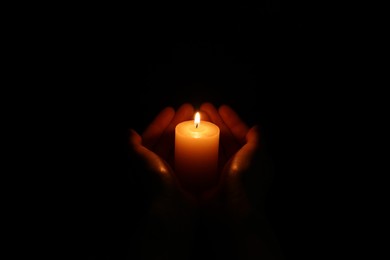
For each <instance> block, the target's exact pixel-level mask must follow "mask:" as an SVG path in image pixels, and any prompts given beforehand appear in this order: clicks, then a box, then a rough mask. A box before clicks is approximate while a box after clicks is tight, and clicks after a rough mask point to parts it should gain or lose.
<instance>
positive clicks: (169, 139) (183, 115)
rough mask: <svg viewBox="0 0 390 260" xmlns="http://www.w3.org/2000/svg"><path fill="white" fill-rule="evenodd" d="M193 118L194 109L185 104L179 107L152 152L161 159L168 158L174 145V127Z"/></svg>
mask: <svg viewBox="0 0 390 260" xmlns="http://www.w3.org/2000/svg"><path fill="white" fill-rule="evenodd" d="M193 118H194V107H193V106H192V105H191V104H189V103H185V104H183V105H181V106H180V107H179V108H178V109H177V111H176V113H175V115H174V117H173V118H172V120H171V121H170V123H169V124H168V125H167V127H166V128H165V130H164V133H163V134H162V135H161V138H160V139H159V140H158V143H157V144H156V146H155V149H154V151H155V152H156V153H157V154H158V155H160V156H161V157H162V158H168V156H169V155H170V154H173V149H174V144H175V127H176V125H177V124H179V123H181V122H183V121H186V120H191V119H193Z"/></svg>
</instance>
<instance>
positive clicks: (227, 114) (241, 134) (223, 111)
mask: <svg viewBox="0 0 390 260" xmlns="http://www.w3.org/2000/svg"><path fill="white" fill-rule="evenodd" d="M218 112H219V115H220V116H221V118H222V120H223V121H224V122H225V124H226V125H227V127H228V128H229V129H230V131H231V132H232V134H233V135H234V136H235V137H236V139H237V140H239V142H240V143H241V144H244V143H245V141H246V139H245V137H246V134H247V133H248V130H249V127H248V126H247V125H246V124H245V123H244V122H243V121H242V120H241V118H240V117H239V116H238V114H237V113H236V112H235V111H234V110H233V109H232V108H231V107H229V106H227V105H222V106H221V107H220V108H219V109H218Z"/></svg>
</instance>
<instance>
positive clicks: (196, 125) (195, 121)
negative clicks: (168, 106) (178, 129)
mask: <svg viewBox="0 0 390 260" xmlns="http://www.w3.org/2000/svg"><path fill="white" fill-rule="evenodd" d="M194 124H195V127H196V128H198V126H199V124H200V114H199V112H196V113H195V119H194Z"/></svg>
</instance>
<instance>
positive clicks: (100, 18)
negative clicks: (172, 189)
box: [48, 0, 340, 259]
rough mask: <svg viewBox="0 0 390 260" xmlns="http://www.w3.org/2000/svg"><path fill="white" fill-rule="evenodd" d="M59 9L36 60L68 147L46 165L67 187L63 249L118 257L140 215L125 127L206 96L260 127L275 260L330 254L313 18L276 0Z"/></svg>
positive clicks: (328, 123)
mask: <svg viewBox="0 0 390 260" xmlns="http://www.w3.org/2000/svg"><path fill="white" fill-rule="evenodd" d="M67 8H69V7H67ZM70 10H71V11H70V12H69V13H66V14H65V15H64V14H63V13H62V15H61V17H63V18H64V19H62V20H61V21H60V23H58V24H56V25H54V26H53V28H52V30H53V35H56V36H55V38H53V39H51V42H52V44H51V45H50V50H52V51H51V52H49V53H52V56H51V57H49V60H52V61H53V66H54V68H51V69H50V71H51V72H52V73H51V75H53V84H54V85H56V87H55V88H56V91H55V93H56V94H55V95H53V98H52V100H51V102H52V103H53V104H55V105H56V106H59V107H61V109H60V111H59V112H58V113H57V114H55V115H53V118H56V119H60V120H59V123H60V125H59V127H58V128H61V129H66V134H65V135H61V136H60V138H59V139H60V145H61V146H63V147H67V148H69V151H71V153H67V158H62V159H63V162H62V166H63V167H62V168H61V167H57V168H61V169H63V170H64V174H63V175H62V176H63V181H64V183H67V184H69V186H67V188H66V189H65V192H64V193H62V194H61V197H62V199H63V200H61V202H63V203H59V205H60V206H63V209H62V210H61V209H60V214H61V216H62V217H63V216H65V218H64V219H66V221H61V228H60V229H59V230H58V233H60V235H61V234H62V233H63V234H64V237H65V236H67V237H69V238H68V239H66V243H65V247H64V249H63V250H64V253H65V252H73V251H74V250H73V249H76V250H77V251H78V254H79V255H83V256H88V257H90V259H123V258H124V257H125V256H126V254H127V253H128V252H127V251H128V249H129V243H131V241H130V239H129V237H130V236H129V234H131V232H133V231H134V227H136V226H137V221H138V218H139V217H138V216H137V213H138V208H137V205H138V204H137V202H136V200H134V196H136V194H135V193H136V192H135V190H136V189H134V190H130V188H129V187H133V185H134V183H129V178H128V176H129V174H131V173H130V172H129V165H128V158H127V156H128V155H127V131H128V129H129V128H133V129H135V130H137V131H138V132H139V133H141V132H142V131H143V130H144V128H145V127H146V126H147V125H148V124H149V123H150V122H151V120H152V119H153V118H154V116H155V115H157V113H158V112H159V111H160V110H161V109H162V108H164V107H166V106H173V107H175V108H177V107H178V106H180V105H181V104H182V103H184V102H190V103H192V104H193V105H194V106H195V107H196V106H199V105H200V104H201V103H202V102H206V101H207V102H212V103H214V104H215V105H216V106H219V105H221V104H228V105H230V106H232V107H233V108H234V109H235V110H236V111H237V112H238V113H239V114H240V115H241V116H242V118H243V119H244V120H245V121H246V122H247V123H248V125H254V124H258V125H260V127H261V131H262V133H261V134H262V140H263V144H264V149H265V150H266V153H267V154H268V156H269V158H270V160H271V161H272V167H273V171H274V182H273V186H272V188H271V191H270V193H269V197H268V202H267V210H268V217H269V219H270V221H271V223H272V226H273V228H274V230H275V233H276V235H277V237H278V239H279V242H280V244H281V246H282V249H283V252H284V254H285V256H286V258H287V259H292V258H296V257H299V258H308V259H313V258H315V257H313V255H316V254H322V255H323V254H326V252H329V250H331V249H332V248H334V247H335V246H336V245H335V244H337V242H335V240H334V239H333V240H332V241H331V242H330V241H329V240H328V237H329V235H330V234H331V233H332V232H333V227H334V225H335V222H336V220H335V219H337V210H338V207H340V206H337V207H336V204H334V205H330V204H331V202H330V201H331V200H330V198H331V197H332V195H329V191H330V190H332V191H333V192H336V189H338V187H337V185H334V184H335V183H334V182H333V181H331V180H334V179H335V178H337V176H336V175H337V172H336V171H334V169H331V165H333V161H334V160H335V158H334V156H332V154H331V151H332V149H333V148H334V147H333V144H334V140H333V139H332V138H333V137H334V136H335V135H334V133H333V131H334V125H335V120H336V118H335V117H334V116H333V111H332V110H333V107H335V106H336V104H337V102H338V97H337V96H338V91H337V90H336V89H333V86H332V84H329V83H330V82H331V80H332V78H333V74H334V73H337V68H332V69H329V68H327V65H326V62H323V61H324V60H327V61H328V60H331V59H332V52H331V50H330V49H329V48H323V46H324V41H327V39H326V37H323V35H326V33H327V32H326V31H323V27H322V23H319V22H318V20H316V19H315V18H314V17H315V16H316V12H315V10H310V9H309V10H310V11H309V12H308V9H307V7H306V8H303V5H302V4H297V3H295V4H291V3H286V2H280V1H277V0H267V1H258V2H257V3H256V4H247V5H245V4H223V5H217V4H207V5H206V4H197V3H193V4H190V3H180V4H167V3H160V4H153V5H150V6H149V5H147V4H144V5H143V4H135V5H132V4H122V5H117V6H116V5H114V4H110V5H109V6H107V5H104V4H101V5H99V4H93V5H90V6H74V7H70ZM53 16H56V13H53ZM318 31H321V33H323V35H322V36H321V34H319V33H318ZM325 45H326V44H325ZM57 62H59V63H61V66H58V67H56V65H54V64H58V63H57ZM48 65H49V67H50V61H49V64H48ZM73 162H74V163H73ZM131 196H133V198H132V199H130V200H129V197H131ZM136 198H137V199H139V200H142V197H136ZM130 201H131V202H130ZM337 205H340V204H337ZM337 221H338V220H337ZM110 257H111V258H110ZM312 257H313V258H312Z"/></svg>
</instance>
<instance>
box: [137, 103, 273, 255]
mask: <svg viewBox="0 0 390 260" xmlns="http://www.w3.org/2000/svg"><path fill="white" fill-rule="evenodd" d="M194 112H195V111H194V108H193V107H192V106H191V105H190V104H183V105H182V106H181V107H180V108H179V109H178V110H177V111H175V110H174V109H173V108H171V107H167V108H165V109H163V110H162V111H161V112H160V113H159V114H158V115H157V116H156V118H155V119H154V120H153V121H152V123H151V124H150V125H149V126H148V127H147V128H146V130H145V131H144V132H143V134H142V135H139V134H138V133H136V132H135V131H134V130H131V131H130V147H131V151H133V152H134V155H136V156H137V157H138V158H139V159H141V160H140V161H141V162H143V163H144V167H145V169H148V173H149V174H152V175H153V176H155V177H157V183H159V184H160V189H158V190H160V193H159V194H156V196H155V200H154V202H153V203H152V207H151V208H152V209H153V210H152V212H154V213H155V214H157V215H159V216H162V217H164V216H165V219H170V218H172V216H174V217H175V219H176V220H177V217H179V218H183V216H184V218H187V217H188V216H191V215H192V216H193V213H194V212H195V210H197V209H199V208H200V209H202V213H205V214H206V216H208V217H210V218H214V219H217V220H222V221H225V222H226V223H229V225H230V226H231V227H232V228H233V229H234V230H235V231H234V232H235V233H236V235H238V236H239V237H241V238H240V239H239V240H241V241H245V242H244V244H245V245H243V248H242V250H243V251H256V245H257V244H258V243H262V244H264V243H265V242H264V241H263V242H259V241H258V240H256V239H257V237H258V236H257V234H256V232H257V231H258V230H259V229H260V230H261V231H260V232H261V233H262V234H261V239H264V237H267V236H272V234H271V233H270V232H269V230H266V229H265V228H264V225H259V224H258V223H256V221H257V218H256V219H255V221H248V220H249V219H251V218H252V219H253V215H256V214H258V213H256V210H257V206H259V205H260V208H261V203H259V202H262V201H264V195H265V193H266V191H267V189H266V188H267V184H268V183H269V178H268V177H269V176H267V174H266V173H267V172H266V171H264V170H263V168H262V167H263V166H264V165H263V164H262V161H261V160H262V159H263V157H262V156H261V149H260V134H259V129H258V127H257V126H253V127H249V126H248V125H246V123H244V122H243V120H242V119H241V118H240V117H239V115H238V114H237V113H236V112H235V111H234V110H233V109H232V108H231V107H229V106H227V105H222V106H220V107H219V109H216V108H215V107H214V106H213V105H212V104H211V103H204V104H202V105H201V106H200V112H201V118H202V120H206V121H210V122H213V123H214V124H216V125H217V126H218V127H219V128H220V148H219V172H218V173H217V174H218V175H219V180H218V183H217V184H216V185H215V186H214V187H212V188H211V189H209V190H207V191H204V192H203V193H202V194H201V195H200V196H196V195H194V194H193V193H191V192H189V191H188V190H186V189H185V187H183V186H182V184H181V183H180V182H179V180H178V179H177V178H176V176H175V172H174V170H173V165H174V164H173V159H174V158H173V156H174V133H175V126H176V125H177V124H178V123H180V122H182V121H185V120H191V119H193V116H194ZM153 190H157V189H153ZM260 215H261V220H264V214H261V213H260ZM187 219H189V218H187ZM217 222H218V221H217ZM187 223H189V222H187ZM172 224H174V223H172ZM260 226H261V227H260ZM265 226H266V225H265ZM252 229H253V231H252ZM237 230H239V231H237ZM254 230H256V231H254ZM249 237H250V238H249ZM253 237H254V240H255V241H256V242H255V243H254V248H253V247H251V248H246V247H247V244H252V245H253V241H252V242H251V241H249V240H253ZM265 240H267V239H265ZM271 240H272V238H271ZM241 243H242V242H241ZM272 243H273V242H271V244H272ZM270 247H272V245H271V246H270ZM271 251H272V250H271ZM249 254H252V255H255V254H256V252H255V253H253V252H251V253H249ZM270 254H271V255H272V253H270ZM263 255H264V254H263Z"/></svg>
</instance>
